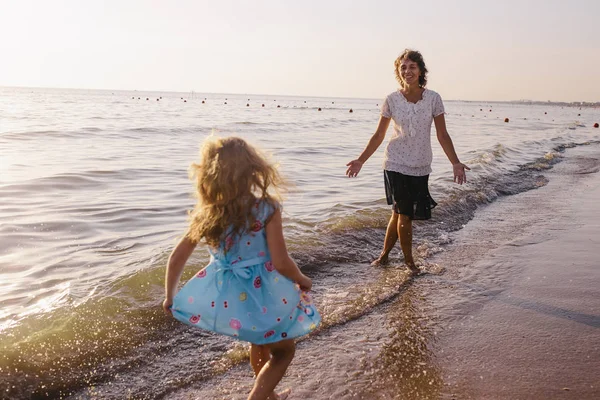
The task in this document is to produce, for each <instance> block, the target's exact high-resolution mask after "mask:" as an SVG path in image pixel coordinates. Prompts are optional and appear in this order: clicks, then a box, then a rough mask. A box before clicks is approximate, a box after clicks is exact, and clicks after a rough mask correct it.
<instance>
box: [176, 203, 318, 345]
mask: <svg viewBox="0 0 600 400" xmlns="http://www.w3.org/2000/svg"><path fill="white" fill-rule="evenodd" d="M273 211H274V208H273V206H271V205H269V204H268V203H267V202H266V201H257V203H256V206H255V208H254V216H255V218H256V220H255V222H254V224H252V226H251V227H250V229H249V230H248V232H246V233H244V234H242V235H241V236H237V237H233V236H227V237H226V238H225V240H224V241H222V242H221V244H220V246H219V248H218V249H213V248H209V252H210V254H211V259H210V262H209V264H208V265H207V266H206V268H204V269H202V270H200V272H198V273H197V274H196V275H195V276H194V277H193V278H192V279H191V280H190V281H188V282H187V283H186V284H185V285H184V286H183V287H182V288H181V290H180V291H179V292H178V293H177V295H176V296H175V298H174V299H173V307H172V311H173V316H174V317H175V318H177V319H178V320H179V321H181V322H183V323H185V324H188V325H191V326H195V327H197V328H200V329H205V330H209V331H213V332H217V333H221V334H224V335H228V336H232V337H235V338H237V339H240V340H244V341H247V342H250V343H254V344H268V343H274V342H278V341H281V340H285V339H292V338H295V337H299V336H303V335H306V334H307V333H309V332H311V331H312V330H314V329H315V328H316V327H317V326H318V325H319V323H320V321H321V316H320V315H319V313H318V312H317V309H316V308H315V306H314V305H313V304H312V302H311V298H310V296H309V295H308V293H305V292H302V291H301V290H300V288H299V287H298V285H297V284H296V283H294V282H293V281H291V280H290V279H288V278H286V277H285V276H283V275H281V274H280V273H279V272H277V270H276V269H275V267H274V265H273V263H272V262H271V256H270V254H269V249H268V247H267V237H266V232H265V222H266V221H267V220H268V218H269V216H270V215H271V214H272V213H273Z"/></svg>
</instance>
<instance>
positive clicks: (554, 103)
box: [0, 85, 600, 108]
mask: <svg viewBox="0 0 600 400" xmlns="http://www.w3.org/2000/svg"><path fill="white" fill-rule="evenodd" d="M0 89H18V90H51V91H82V92H90V91H93V92H106V93H111V94H114V93H117V92H119V93H124V94H125V93H127V94H131V93H136V94H137V95H141V94H144V93H155V94H156V93H158V94H166V93H172V94H177V95H182V94H184V95H190V94H193V95H196V96H197V95H200V94H205V95H217V96H233V95H240V96H268V97H273V96H278V97H307V98H322V99H354V100H374V101H380V100H381V99H380V98H369V97H343V96H314V95H295V94H266V93H226V92H223V93H213V92H200V91H195V90H189V91H185V92H184V91H176V90H138V89H91V88H55V87H33V86H32V87H28V86H2V85H0ZM444 100H445V101H447V102H453V101H460V102H463V103H489V104H519V105H523V104H525V105H540V106H560V107H586V108H600V102H589V101H572V102H563V101H539V100H460V99H444Z"/></svg>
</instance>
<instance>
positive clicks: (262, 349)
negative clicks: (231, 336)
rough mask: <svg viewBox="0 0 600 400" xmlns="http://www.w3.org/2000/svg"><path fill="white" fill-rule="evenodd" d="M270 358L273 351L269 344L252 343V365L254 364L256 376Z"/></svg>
mask: <svg viewBox="0 0 600 400" xmlns="http://www.w3.org/2000/svg"><path fill="white" fill-rule="evenodd" d="M270 359H271V352H270V351H269V348H268V347H267V346H264V345H259V344H251V345H250V365H252V370H253V371H254V376H258V374H259V373H260V370H261V369H262V368H263V367H264V366H265V364H266V363H267V361H269V360H270Z"/></svg>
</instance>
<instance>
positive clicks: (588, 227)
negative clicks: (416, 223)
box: [437, 145, 600, 399]
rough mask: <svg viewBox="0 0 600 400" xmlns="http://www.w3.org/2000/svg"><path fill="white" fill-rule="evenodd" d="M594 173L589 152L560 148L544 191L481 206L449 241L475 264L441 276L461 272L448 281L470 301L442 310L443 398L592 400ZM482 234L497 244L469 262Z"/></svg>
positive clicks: (596, 382)
mask: <svg viewBox="0 0 600 400" xmlns="http://www.w3.org/2000/svg"><path fill="white" fill-rule="evenodd" d="M599 165H600V151H599V149H598V146H597V145H596V146H589V147H583V148H578V149H572V150H568V151H567V152H566V157H565V160H564V161H563V162H562V163H560V164H558V165H556V166H555V168H554V169H553V170H551V171H549V172H548V173H546V175H547V176H548V177H549V179H550V183H549V184H548V185H547V186H546V187H543V188H541V189H538V190H535V191H531V192H527V193H523V194H520V195H516V196H512V197H508V198H505V199H503V200H501V201H499V202H497V203H495V204H493V205H491V206H489V207H487V209H485V210H483V211H482V212H481V213H479V215H478V216H477V218H476V219H475V220H474V221H473V222H472V223H470V224H469V225H468V226H467V227H466V228H465V229H464V230H463V231H461V232H460V233H459V234H457V235H456V238H455V240H456V243H465V245H466V246H465V252H464V254H463V257H464V258H471V259H476V260H477V261H476V262H475V263H474V265H473V266H472V270H471V271H468V270H467V269H468V268H469V266H468V265H467V264H465V263H463V262H462V261H460V260H459V261H458V262H457V266H455V267H454V268H449V269H451V270H453V271H456V270H457V269H458V270H460V268H461V264H462V267H463V268H464V270H463V272H462V274H461V273H460V272H459V273H458V274H457V275H459V276H455V279H456V281H455V282H454V283H455V287H459V288H460V287H461V286H462V287H463V289H464V290H465V291H466V292H468V293H469V295H467V296H461V297H462V300H464V299H465V297H466V298H470V300H468V301H466V302H464V301H463V302H461V301H456V302H454V305H449V304H446V305H445V307H443V308H442V309H443V310H444V311H445V312H446V313H447V316H448V317H449V318H448V321H449V326H448V327H447V329H445V331H444V333H443V335H441V337H440V340H439V341H438V346H439V349H442V350H440V352H439V353H438V354H437V355H438V362H439V366H440V368H441V369H442V370H443V371H444V372H443V380H444V383H445V390H444V396H443V397H444V398H455V399H559V398H560V399H563V398H569V399H596V398H600V296H599V292H600V289H599V288H600V206H599V204H598V199H600V174H599V173H597V172H598V169H599ZM506 213H508V214H509V215H513V216H514V215H521V216H522V220H521V221H520V222H519V223H512V222H514V221H512V218H509V217H506V215H507V214H506ZM507 220H509V221H511V223H509V224H507V222H506V221H507ZM511 225H512V233H511ZM483 230H489V231H495V232H496V234H495V235H494V234H491V235H490V236H489V237H490V238H494V237H496V238H497V240H498V242H496V243H490V244H489V246H490V248H492V250H491V251H489V252H488V253H487V254H484V255H483V257H481V258H479V259H477V258H475V257H471V256H475V254H472V253H477V252H476V251H475V252H473V251H472V250H471V248H470V247H471V245H472V243H473V242H477V240H478V237H481V236H482V235H481V233H482V231H483ZM507 234H508V236H509V237H510V236H512V238H511V239H510V240H508V241H505V242H503V240H505V239H506V238H507ZM484 236H486V235H484ZM480 244H481V243H480ZM498 244H499V245H498ZM455 254H456V253H455ZM463 257H461V258H463ZM450 275H451V274H450ZM460 275H462V276H460ZM481 275H485V276H481ZM444 279H448V280H450V277H447V276H444ZM458 290H460V289H458ZM477 293H479V294H477ZM477 297H479V298H477ZM450 315H453V316H450Z"/></svg>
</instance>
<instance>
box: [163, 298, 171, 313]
mask: <svg viewBox="0 0 600 400" xmlns="http://www.w3.org/2000/svg"><path fill="white" fill-rule="evenodd" d="M172 305H173V299H165V301H163V303H162V308H163V311H164V312H165V315H167V316H169V317H172V316H173V311H171V306H172Z"/></svg>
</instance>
